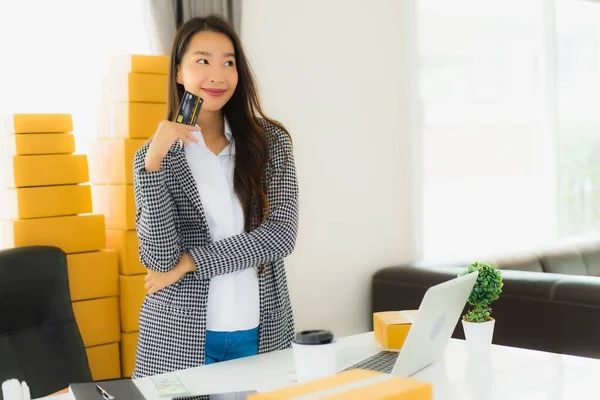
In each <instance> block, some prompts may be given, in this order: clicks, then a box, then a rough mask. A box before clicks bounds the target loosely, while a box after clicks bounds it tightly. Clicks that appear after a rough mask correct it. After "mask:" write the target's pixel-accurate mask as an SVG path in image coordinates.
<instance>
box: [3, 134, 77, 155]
mask: <svg viewBox="0 0 600 400" xmlns="http://www.w3.org/2000/svg"><path fill="white" fill-rule="evenodd" d="M74 152H75V136H73V135H72V134H70V133H31V134H27V135H25V134H17V135H10V136H7V137H5V138H2V140H1V143H0V154H2V155H11V156H28V155H34V154H71V153H74Z"/></svg>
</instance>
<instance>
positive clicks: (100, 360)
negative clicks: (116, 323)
mask: <svg viewBox="0 0 600 400" xmlns="http://www.w3.org/2000/svg"><path fill="white" fill-rule="evenodd" d="M85 352H86V354H87V358H88V365H89V366H90V372H91V373H92V379H93V380H94V381H104V380H108V379H116V378H120V377H121V365H120V354H119V343H109V344H103V345H100V346H93V347H86V349H85Z"/></svg>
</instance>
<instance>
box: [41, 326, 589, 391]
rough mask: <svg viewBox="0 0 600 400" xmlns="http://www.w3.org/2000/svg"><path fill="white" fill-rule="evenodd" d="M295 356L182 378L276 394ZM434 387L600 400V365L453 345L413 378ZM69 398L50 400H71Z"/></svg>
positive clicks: (355, 340)
mask: <svg viewBox="0 0 600 400" xmlns="http://www.w3.org/2000/svg"><path fill="white" fill-rule="evenodd" d="M339 344H340V347H339V349H338V364H339V365H340V366H343V367H345V366H348V365H351V364H352V363H354V362H356V361H359V360H361V359H362V358H364V357H368V356H370V355H372V354H375V353H376V352H378V351H380V350H381V347H380V346H379V345H378V343H377V342H376V341H375V339H374V338H373V334H372V333H365V334H361V335H355V336H350V337H347V338H342V339H340V340H339ZM293 369H294V368H293V354H292V352H291V350H284V351H277V352H273V353H268V354H260V355H258V356H254V357H248V358H243V359H238V360H232V361H227V362H223V363H217V364H211V365H208V366H203V367H198V368H192V369H187V370H183V371H179V372H177V375H178V376H179V377H180V378H181V379H182V380H183V381H184V383H185V384H186V386H187V387H188V388H189V389H190V390H191V391H192V392H193V393H211V392H212V393H216V392H222V391H234V390H248V389H255V390H258V391H266V390H272V389H276V388H280V387H285V386H289V385H292V384H294V383H295V382H294V381H293V380H292V378H291V377H290V374H291V373H293ZM413 378H416V379H422V380H424V381H428V382H431V383H433V385H434V400H468V399H486V400H488V399H489V400H496V399H498V400H500V399H502V400H505V399H511V400H521V399H522V400H525V399H527V400H538V399H539V400H541V399H544V400H566V399H577V400H582V399H588V398H598V393H597V392H598V380H599V379H600V360H595V359H588V358H582V357H574V356H565V355H558V354H552V353H545V352H539V351H532V350H525V349H518V348H512V347H504V346H496V345H493V346H492V351H491V353H490V355H489V356H488V357H485V356H484V357H482V356H476V357H475V356H469V354H468V351H467V346H466V343H465V342H464V341H462V340H456V339H451V340H450V342H449V344H448V347H447V349H446V353H445V356H444V359H442V360H440V361H439V362H438V363H436V364H433V365H431V366H429V367H427V368H425V369H423V370H422V371H420V372H418V373H417V374H415V375H414V376H413ZM135 383H136V385H137V386H138V387H139V388H140V390H141V391H142V393H143V394H144V396H146V398H147V399H157V400H158V399H159V398H158V396H157V395H156V391H155V389H154V385H153V383H152V381H151V380H150V379H149V378H143V379H138V380H135ZM69 398H70V397H69V396H68V395H58V396H52V397H47V398H45V399H48V400H67V399H69Z"/></svg>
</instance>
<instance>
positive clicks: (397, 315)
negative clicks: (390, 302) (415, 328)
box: [373, 310, 419, 349]
mask: <svg viewBox="0 0 600 400" xmlns="http://www.w3.org/2000/svg"><path fill="white" fill-rule="evenodd" d="M418 312H419V310H405V311H383V312H376V313H373V331H374V334H375V339H377V341H378V342H379V344H381V345H382V346H383V347H384V348H386V349H400V348H402V345H404V341H405V340H406V336H408V331H410V327H411V326H412V324H413V322H414V320H415V318H416V317H417V315H418Z"/></svg>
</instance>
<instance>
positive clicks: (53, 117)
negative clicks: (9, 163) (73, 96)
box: [0, 114, 73, 135]
mask: <svg viewBox="0 0 600 400" xmlns="http://www.w3.org/2000/svg"><path fill="white" fill-rule="evenodd" d="M72 130H73V119H72V117H71V114H11V115H9V116H8V117H7V118H6V121H5V124H4V129H0V133H4V134H5V135H11V134H15V133H66V132H71V131H72Z"/></svg>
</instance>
